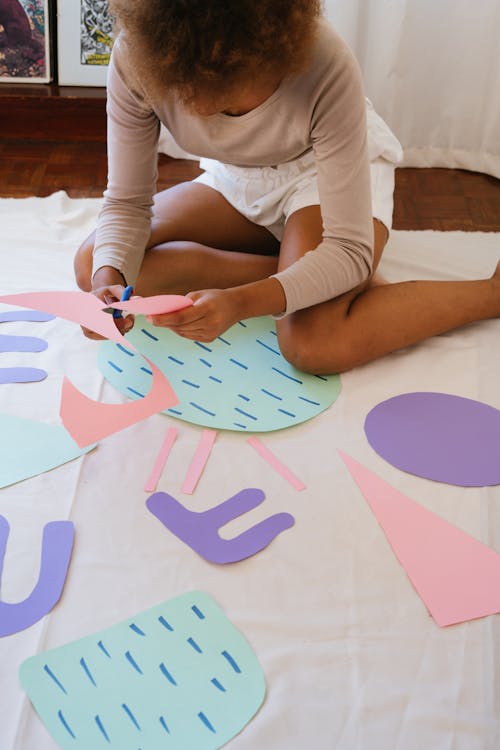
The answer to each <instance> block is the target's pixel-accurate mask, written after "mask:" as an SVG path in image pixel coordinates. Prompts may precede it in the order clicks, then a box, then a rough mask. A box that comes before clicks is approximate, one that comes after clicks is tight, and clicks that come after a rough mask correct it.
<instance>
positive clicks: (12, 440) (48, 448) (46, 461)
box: [0, 414, 95, 488]
mask: <svg viewBox="0 0 500 750" xmlns="http://www.w3.org/2000/svg"><path fill="white" fill-rule="evenodd" d="M93 448H95V445H91V446H88V447H86V448H83V449H82V448H79V447H78V445H77V444H76V443H75V441H74V440H73V438H72V437H71V436H70V434H69V433H68V432H67V431H66V430H65V429H64V427H61V426H59V425H51V424H45V423H44V422H35V421H33V420H31V419H22V418H21V417H16V416H14V415H12V414H0V488H1V487H7V486H8V485H9V484H14V483H15V482H21V481H22V480H23V479H28V478H29V477H34V476H36V475H37V474H42V473H43V472H45V471H49V470H50V469H54V468H55V467H56V466H60V465H61V464H65V463H67V462H68V461H72V460H73V459H74V458H78V456H82V455H83V454H84V453H88V451H89V450H92V449H93Z"/></svg>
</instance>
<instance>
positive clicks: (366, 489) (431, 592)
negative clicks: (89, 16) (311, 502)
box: [339, 451, 500, 627]
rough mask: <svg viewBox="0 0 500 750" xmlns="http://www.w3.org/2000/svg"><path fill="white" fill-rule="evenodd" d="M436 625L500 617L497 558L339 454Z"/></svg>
mask: <svg viewBox="0 0 500 750" xmlns="http://www.w3.org/2000/svg"><path fill="white" fill-rule="evenodd" d="M339 453H340V455H341V457H342V459H343V461H344V463H345V464H346V466H347V468H348V469H349V471H350V473H351V476H352V477H353V479H354V481H355V482H356V484H357V485H358V487H359V489H360V490H361V492H362V493H363V495H364V496H365V499H366V500H367V502H368V504H369V505H370V507H371V509H372V511H373V513H374V514H375V516H376V518H377V520H378V522H379V523H380V525H381V526H382V528H383V530H384V532H385V534H386V536H387V538H388V540H389V542H390V544H391V546H392V548H393V550H394V552H395V554H396V557H397V558H398V560H399V562H400V563H401V565H402V566H403V567H404V569H405V570H406V573H407V575H408V577H409V578H410V580H411V582H412V583H413V585H414V587H415V589H416V590H417V592H418V594H419V595H420V596H421V598H422V599H423V601H424V603H425V605H426V606H427V608H428V610H429V612H430V613H431V615H432V617H433V618H434V619H435V621H436V622H437V624H438V625H440V626H441V627H445V626H446V625H454V624H456V623H459V622H465V621H466V620H475V619H477V618H479V617H485V616H486V615H493V614H496V613H498V612H500V555H499V554H497V552H495V550H493V549H491V547H487V546H486V545H485V544H482V543H481V542H479V541H478V540H477V539H474V537H472V536H469V534H466V533H465V532H464V531H461V530H460V529H457V528H456V527H455V526H453V525H452V524H450V523H448V522H447V521H444V520H443V519H442V518H440V517H439V516H437V515H436V514H434V513H432V512H431V511H429V510H427V509H426V508H423V507H422V506H421V505H419V504H418V503H416V502H415V501H413V500H410V498H409V497H406V496H405V495H403V494H402V493H400V492H398V491H397V490H396V489H395V488H394V487H391V485H390V484H388V483H387V482H384V480H383V479H380V477H378V476H377V475H376V474H373V473H372V472H371V471H369V470H368V469H367V468H366V467H365V466H362V464H360V463H358V462H357V461H355V460H354V459H353V458H351V457H350V456H348V455H346V454H345V453H342V451H339Z"/></svg>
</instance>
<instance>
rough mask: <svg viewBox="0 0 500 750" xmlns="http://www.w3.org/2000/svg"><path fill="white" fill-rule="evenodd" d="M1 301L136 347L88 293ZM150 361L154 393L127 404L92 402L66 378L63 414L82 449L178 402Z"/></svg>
mask: <svg viewBox="0 0 500 750" xmlns="http://www.w3.org/2000/svg"><path fill="white" fill-rule="evenodd" d="M0 302H6V303H8V304H11V305H19V306H22V307H32V308H33V309H35V310H42V311H43V312H47V313H52V314H53V315H57V316H58V317H60V318H64V319H65V320H71V321H73V322H74V323H78V324H79V325H82V326H84V327H85V328H89V329H91V330H92V331H95V332H96V333H100V334H101V336H105V337H106V338H107V339H110V340H112V341H116V342H117V343H119V344H121V345H122V346H127V347H128V348H133V347H131V346H130V344H129V342H128V341H127V339H125V338H124V337H123V336H122V334H121V333H120V331H119V330H118V328H117V327H116V325H115V323H114V320H113V318H112V316H111V315H110V314H109V313H106V312H104V307H106V306H105V305H104V303H103V302H101V301H100V300H99V299H97V297H96V296H95V295H93V294H90V293H89V292H29V293H26V294H8V295H4V296H2V297H0ZM147 361H148V363H149V366H150V368H151V372H152V375H153V384H152V386H151V390H150V392H149V393H148V394H147V395H144V397H143V398H140V399H139V400H137V401H133V402H131V403H128V404H102V403H100V402H99V401H93V400H92V399H90V398H88V397H87V396H85V395H84V394H83V393H80V391H78V390H77V389H76V388H75V386H74V385H73V384H72V383H71V382H70V381H69V380H68V379H67V378H64V381H63V387H62V394H61V406H60V415H61V419H62V421H63V424H64V426H65V427H66V429H67V430H68V432H69V433H70V435H71V436H72V438H73V439H74V440H75V442H76V443H77V444H78V446H79V447H80V448H83V447H85V446H87V445H90V444H91V443H95V442H98V441H99V440H101V439H102V438H104V437H107V436H108V435H112V434H113V433H114V432H118V430H123V429H124V428H125V427H129V426H130V425H132V424H135V423H136V422H140V421H141V420H142V419H146V417H149V416H151V415H152V414H156V413H157V412H160V411H163V410H164V409H168V408H170V407H171V406H174V405H175V404H177V403H178V398H177V396H176V395H175V392H174V390H173V389H172V386H171V385H170V383H169V382H168V380H167V378H166V377H165V375H163V373H162V372H161V371H160V370H159V369H158V368H157V367H155V365H153V363H152V362H150V361H149V360H147Z"/></svg>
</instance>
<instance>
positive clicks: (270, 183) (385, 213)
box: [195, 100, 402, 240]
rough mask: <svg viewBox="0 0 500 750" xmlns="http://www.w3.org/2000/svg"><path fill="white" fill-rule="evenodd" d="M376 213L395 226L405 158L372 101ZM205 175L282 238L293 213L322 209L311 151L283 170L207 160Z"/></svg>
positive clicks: (208, 182)
mask: <svg viewBox="0 0 500 750" xmlns="http://www.w3.org/2000/svg"><path fill="white" fill-rule="evenodd" d="M367 124H368V152H369V156H370V174H371V192H372V213H373V216H374V218H376V219H379V220H380V221H381V222H383V224H385V226H386V227H387V228H388V229H390V228H391V227H392V214H393V209H394V176H395V169H396V164H397V163H398V162H399V161H401V159H402V148H401V144H400V143H399V141H398V140H397V138H396V136H395V135H394V134H393V133H392V131H391V130H390V128H389V126H388V125H387V124H386V123H385V122H384V121H383V120H382V118H381V117H380V116H379V115H378V114H377V113H376V112H375V110H374V109H373V106H372V104H371V102H370V101H369V100H367ZM200 167H201V168H202V169H204V170H205V171H204V172H203V174H202V175H200V176H199V177H197V178H196V180H195V182H200V183H201V184H202V185H208V186H209V187H211V188H213V189H214V190H217V191H218V192H219V193H221V194H222V195H223V196H224V198H225V199H226V200H227V201H228V202H229V203H230V204H231V205H232V206H234V208H236V210H237V211H239V212H240V213H241V214H243V216H246V217H247V219H249V220H250V221H252V222H253V223H254V224H259V225H261V226H264V227H266V228H267V229H268V230H269V231H270V232H271V233H272V234H273V235H274V236H275V237H276V238H277V239H278V240H281V238H282V235H283V228H284V226H285V223H286V221H287V219H288V217H289V216H291V214H293V213H294V212H295V211H298V210H299V209H300V208H304V207H305V206H316V205H320V200H319V192H318V181H317V171H316V162H315V158H314V154H313V152H312V150H311V151H309V152H307V153H306V154H305V155H304V156H301V157H300V158H299V159H295V160H294V161H291V162H287V163H286V164H280V165H278V166H277V167H236V166H233V165H231V164H223V163H222V162H219V161H216V160H214V159H201V160H200Z"/></svg>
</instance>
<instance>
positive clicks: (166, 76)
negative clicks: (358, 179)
mask: <svg viewBox="0 0 500 750" xmlns="http://www.w3.org/2000/svg"><path fill="white" fill-rule="evenodd" d="M110 7H111V12H112V13H113V15H114V17H115V20H116V22H117V29H118V30H121V31H122V32H123V38H124V41H125V44H126V46H127V57H128V62H129V65H130V68H131V70H133V71H134V75H135V76H136V77H137V79H138V80H140V82H141V87H142V88H143V89H144V90H145V91H146V92H147V93H148V95H149V96H152V97H153V98H158V97H161V95H162V92H163V93H164V92H165V89H166V88H167V87H170V88H174V89H175V90H176V91H177V92H178V94H179V96H180V97H181V99H182V100H183V101H185V102H189V101H192V100H194V99H195V98H196V96H197V94H199V93H200V92H201V93H202V94H203V96H213V97H214V98H215V99H216V98H217V96H218V94H220V92H221V91H223V92H227V91H230V90H232V89H234V88H235V87H236V86H238V84H240V83H242V82H244V81H245V82H246V81H248V80H252V79H253V78H259V77H263V76H264V77H265V76H270V75H272V76H277V75H279V76H281V77H284V76H285V75H289V74H290V73H293V72H296V71H297V70H300V69H301V68H303V67H304V65H305V64H306V62H307V59H308V53H309V51H310V49H311V46H312V41H313V39H314V36H315V32H316V28H317V19H318V16H319V15H320V14H321V0H111V3H110Z"/></svg>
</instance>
